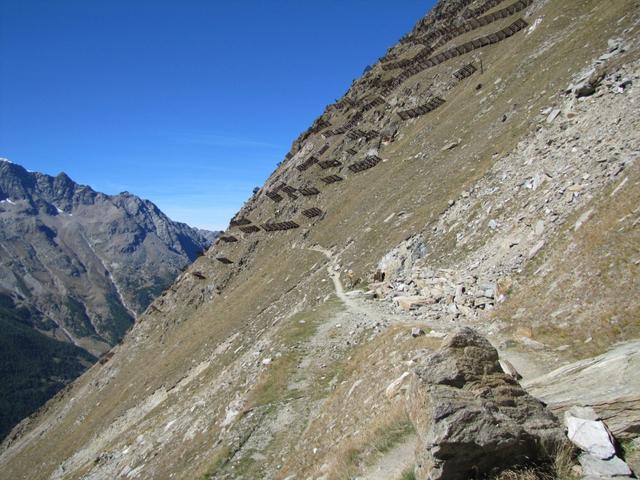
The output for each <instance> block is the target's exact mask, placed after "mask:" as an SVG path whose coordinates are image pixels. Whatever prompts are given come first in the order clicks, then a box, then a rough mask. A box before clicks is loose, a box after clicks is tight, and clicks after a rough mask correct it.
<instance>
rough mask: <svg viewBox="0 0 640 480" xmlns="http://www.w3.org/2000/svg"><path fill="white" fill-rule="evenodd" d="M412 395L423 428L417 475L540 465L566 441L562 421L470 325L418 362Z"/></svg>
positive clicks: (468, 474) (455, 475) (464, 475)
mask: <svg viewBox="0 0 640 480" xmlns="http://www.w3.org/2000/svg"><path fill="white" fill-rule="evenodd" d="M414 372H415V373H414V375H413V376H412V379H411V383H410V386H409V390H408V392H407V405H408V413H409V416H410V418H411V420H412V422H413V424H414V426H415V428H416V431H417V433H418V437H419V444H418V448H417V451H416V478H419V479H427V478H428V479H431V480H437V479H447V480H455V479H461V480H462V479H464V480H466V479H468V478H475V477H476V476H478V475H483V474H487V473H488V472H491V471H495V470H496V469H497V470H500V469H505V468H510V467H514V466H517V465H521V464H525V463H528V462H532V461H545V460H548V458H547V455H548V453H547V452H552V451H554V448H556V447H557V446H559V445H560V444H562V443H563V442H564V435H563V433H562V430H561V429H560V428H559V425H558V421H557V419H556V418H555V416H554V415H553V414H552V413H550V412H549V411H547V410H546V409H545V407H544V405H543V404H542V403H541V402H540V401H538V400H536V399H535V398H533V397H532V396H530V395H529V394H527V393H526V392H525V391H524V390H523V389H522V387H520V385H519V384H518V382H517V381H515V380H514V379H513V378H512V377H511V376H509V375H507V374H505V373H504V372H503V371H502V369H501V368H500V364H499V361H498V352H497V351H496V350H495V348H493V347H492V346H491V344H490V343H489V342H488V340H486V339H485V338H484V337H482V336H480V335H479V334H478V333H477V332H476V331H474V330H472V329H470V328H463V329H460V330H458V331H456V332H454V333H452V334H450V335H449V336H448V337H447V338H445V340H444V341H443V345H442V347H441V348H440V349H439V350H438V351H436V352H435V353H433V354H431V355H429V356H427V357H426V358H424V359H422V360H421V361H420V360H419V361H418V365H417V366H416V368H415V371H414Z"/></svg>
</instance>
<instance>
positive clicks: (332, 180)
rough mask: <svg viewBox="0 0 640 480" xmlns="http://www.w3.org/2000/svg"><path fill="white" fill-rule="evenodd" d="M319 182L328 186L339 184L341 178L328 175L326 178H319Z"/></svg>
mask: <svg viewBox="0 0 640 480" xmlns="http://www.w3.org/2000/svg"><path fill="white" fill-rule="evenodd" d="M320 180H322V181H323V182H324V183H325V184H327V185H329V184H331V183H335V182H340V181H342V180H343V178H342V177H341V176H339V175H329V176H328V177H324V178H321V179H320Z"/></svg>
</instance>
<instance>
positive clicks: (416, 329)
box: [411, 327, 424, 338]
mask: <svg viewBox="0 0 640 480" xmlns="http://www.w3.org/2000/svg"><path fill="white" fill-rule="evenodd" d="M422 335H424V330H422V329H421V328H420V327H414V328H412V329H411V336H412V337H414V338H415V337H420V336H422Z"/></svg>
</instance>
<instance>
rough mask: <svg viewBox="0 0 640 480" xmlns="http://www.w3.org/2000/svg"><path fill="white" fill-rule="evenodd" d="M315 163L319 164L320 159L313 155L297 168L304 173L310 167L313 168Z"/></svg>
mask: <svg viewBox="0 0 640 480" xmlns="http://www.w3.org/2000/svg"><path fill="white" fill-rule="evenodd" d="M314 163H318V158H317V157H315V156H314V155H311V156H310V157H309V158H307V159H306V160H305V161H304V162H302V163H301V164H300V165H298V166H297V167H296V168H297V169H298V170H299V171H301V172H304V171H305V170H307V169H308V168H309V167H311V166H312V165H313V164H314Z"/></svg>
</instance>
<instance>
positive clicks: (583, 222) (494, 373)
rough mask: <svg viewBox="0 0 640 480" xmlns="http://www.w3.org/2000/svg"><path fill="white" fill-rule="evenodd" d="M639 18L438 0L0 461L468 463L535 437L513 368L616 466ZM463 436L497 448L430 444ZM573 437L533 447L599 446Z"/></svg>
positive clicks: (628, 397) (529, 405) (535, 451)
mask: <svg viewBox="0 0 640 480" xmlns="http://www.w3.org/2000/svg"><path fill="white" fill-rule="evenodd" d="M399 8H400V7H399ZM639 33H640V9H639V8H638V5H637V2H633V1H630V0H629V1H627V0H622V1H620V2H600V1H597V0H584V1H560V0H517V1H513V0H505V1H499V0H488V1H486V0H475V1H474V0H443V1H441V2H440V3H439V4H438V5H437V6H436V7H435V8H434V10H433V11H432V12H430V13H429V14H428V15H427V16H426V17H425V18H424V19H422V20H420V21H419V22H418V23H417V25H416V27H415V28H414V30H413V31H412V32H410V33H409V34H408V35H406V36H405V37H404V38H403V39H402V40H401V41H400V42H399V43H398V44H397V45H394V46H393V47H392V48H390V49H389V51H388V52H387V53H386V55H385V56H384V57H383V58H382V59H380V61H379V62H378V63H376V64H375V65H373V68H372V69H371V70H370V71H368V72H367V73H366V74H365V75H364V76H363V77H362V78H360V79H359V80H357V81H355V82H354V83H353V85H352V86H351V88H350V89H349V91H348V92H347V93H346V94H345V96H344V97H343V98H342V99H340V100H339V101H338V102H337V103H335V104H333V105H330V106H328V107H327V109H326V110H325V112H324V113H323V114H322V115H321V117H320V118H318V120H317V121H316V122H314V124H313V125H312V126H311V127H310V128H309V129H308V130H307V131H305V132H304V133H303V134H302V135H301V136H300V137H299V138H298V139H296V140H295V142H294V143H293V146H292V149H291V151H290V152H289V154H288V155H287V157H286V159H285V160H284V161H283V162H282V164H281V165H279V167H278V168H277V169H276V170H275V172H274V173H273V174H272V176H271V177H270V178H269V180H268V181H267V182H266V184H265V185H264V186H263V188H262V189H261V190H260V191H259V192H257V193H256V194H255V195H254V196H253V197H252V198H251V199H250V200H249V201H248V202H247V204H246V205H245V206H244V207H243V209H242V210H241V211H240V212H239V213H238V214H237V215H236V217H235V218H234V219H233V221H232V222H231V224H230V226H229V229H228V231H226V232H225V233H224V234H223V236H222V237H221V238H220V239H219V240H218V241H217V242H216V244H215V245H214V246H213V247H212V248H210V249H209V250H208V252H207V254H206V255H205V256H203V257H201V258H199V259H198V260H196V262H194V264H193V265H192V266H191V267H189V269H187V271H185V272H184V273H183V274H182V275H180V276H179V277H178V279H177V281H176V282H175V283H174V285H173V286H172V287H171V288H170V289H168V290H167V291H166V292H164V293H163V294H162V295H161V296H160V297H159V298H158V299H157V300H156V301H154V302H153V303H152V304H151V306H150V307H149V308H148V309H147V311H146V313H145V314H144V315H142V316H141V317H140V321H139V322H137V323H136V325H135V326H134V328H133V329H132V330H131V331H130V332H129V333H128V334H127V336H126V338H125V340H124V342H123V343H122V344H120V345H118V346H117V347H116V348H115V349H114V355H113V357H112V358H111V359H110V360H109V361H108V362H106V363H105V364H102V365H95V366H94V367H92V368H91V369H90V370H89V371H88V372H86V373H85V374H84V375H83V376H82V377H81V378H80V379H78V380H77V381H76V382H75V383H74V384H73V385H72V386H71V387H70V388H69V389H68V390H67V391H65V392H63V393H61V394H59V395H57V396H56V397H55V398H54V399H52V401H50V402H49V403H48V404H47V405H46V406H45V408H43V409H42V410H41V411H40V412H38V414H37V415H35V416H33V417H31V418H29V419H28V420H26V421H25V422H23V423H22V424H21V425H20V426H19V427H18V428H16V429H15V430H14V432H13V433H12V434H11V436H10V437H9V438H8V439H7V440H6V441H5V442H4V443H3V445H2V452H1V453H0V472H1V473H2V474H4V475H5V476H8V477H9V478H30V479H31V478H34V479H37V478H52V479H63V478H64V479H79V478H82V479H107V478H132V479H134V478H138V479H147V478H153V479H164V478H167V479H168V478H185V479H193V478H199V479H205V478H207V479H213V478H216V479H232V478H233V479H254V478H265V479H287V480H292V479H334V478H368V479H374V478H379V479H382V478H384V479H396V478H426V476H425V475H437V477H433V478H470V476H474V477H475V476H478V475H484V474H490V473H491V472H490V468H492V466H495V467H499V468H506V469H509V468H512V467H517V466H516V465H515V464H516V463H518V462H519V461H520V460H518V459H523V458H525V457H528V458H535V457H539V456H543V455H541V454H540V453H541V452H542V451H545V452H547V453H546V455H549V454H550V453H549V452H550V451H547V450H546V449H544V448H542V447H544V446H545V437H549V438H557V432H558V429H559V428H560V427H559V424H554V420H553V416H551V414H550V413H549V412H548V411H547V410H544V409H543V408H542V406H541V405H542V404H540V403H539V402H537V401H535V400H534V398H533V397H530V396H528V395H525V394H524V393H523V391H522V389H521V387H520V386H519V385H518V384H517V382H516V380H515V377H520V376H522V377H523V378H522V379H521V383H522V385H523V386H524V387H525V388H527V387H528V388H530V392H529V393H530V394H532V395H533V396H535V397H537V398H542V399H544V400H545V401H546V402H547V403H548V406H549V407H550V409H551V411H552V412H554V413H556V414H558V415H560V416H561V415H562V414H563V413H564V411H565V410H567V409H569V408H570V407H571V406H573V405H583V406H590V407H592V408H593V409H594V410H595V412H596V414H595V415H597V416H599V417H600V418H603V419H604V420H605V421H606V422H607V424H608V425H609V428H610V429H611V430H612V432H613V435H615V436H616V438H618V439H619V440H621V441H622V446H623V447H624V448H623V450H622V451H620V450H618V451H616V453H617V454H619V455H621V456H625V458H626V460H627V461H629V462H630V463H631V465H632V466H633V465H634V463H633V462H634V458H636V459H637V457H638V454H637V453H636V452H637V449H638V447H639V445H638V440H637V438H636V437H637V435H638V432H639V431H640V427H639V424H638V417H637V412H638V410H639V405H640V375H639V374H638V372H639V371H640V368H638V367H639V364H638V361H639V359H638V356H637V355H635V353H634V352H635V349H634V348H633V347H634V345H635V343H637V342H635V343H633V342H632V340H634V339H637V338H638V336H639V335H640V322H638V313H639V306H640V295H639V294H638V293H639V292H640V284H639V278H640V276H639V275H638V273H639V272H638V268H639V267H640V257H639V252H638V248H637V246H638V245H640V233H639V230H638V223H639V217H638V215H639V213H640V212H639V211H638V205H639V204H640V201H639V200H640V165H639V164H638V161H637V158H638V156H639V155H640V128H639V127H640V113H639V112H640V109H638V104H639V103H640V89H639V88H638V86H637V84H638V81H639V78H640V45H639V44H638V38H640V35H639ZM461 327H472V328H473V329H474V330H475V331H476V332H480V333H481V334H482V335H483V336H484V337H485V338H487V339H488V340H489V341H490V342H491V345H493V347H491V346H490V345H489V344H488V343H486V342H485V341H484V340H481V339H478V337H477V336H476V334H475V333H468V334H465V336H463V337H460V335H461V334H460V331H462V332H469V330H467V329H466V328H463V330H459V329H460V328H461ZM455 332H458V333H455ZM443 338H446V339H445V340H444V341H443ZM497 361H499V362H500V363H501V365H502V367H501V368H499V367H498V366H497V365H496V362H497ZM501 370H504V371H505V372H507V373H509V372H511V376H509V378H507V375H506V374H505V373H504V372H503V371H501ZM516 371H517V372H519V374H518V373H517V372H516ZM483 372H484V374H483ZM596 375H597V377H596ZM447 398H449V399H450V400H449V401H447V400H446V399H447ZM454 400H455V402H454ZM457 402H460V403H457ZM458 404H459V405H460V410H459V411H457V412H458V413H459V412H462V413H461V414H460V415H459V417H456V415H458V413H456V412H453V413H456V414H455V415H451V416H450V415H449V414H443V415H442V416H439V413H438V412H445V411H446V408H447V407H448V406H449V405H458ZM465 409H466V410H465ZM465 412H466V413H465ZM450 413H452V412H450ZM488 413H491V414H492V415H494V416H491V415H489V416H488V417H486V416H485V415H487V414H488ZM506 417H508V421H506V420H505V421H498V420H499V419H503V420H504V419H505V418H506ZM456 418H458V420H457V421H456ZM441 419H444V420H443V421H444V422H445V424H443V423H440V420H441ZM449 419H450V420H451V423H450V424H449V425H448V426H447V424H446V422H447V421H449ZM460 419H462V421H460ZM474 419H477V422H476V423H474ZM594 421H595V420H594ZM494 426H495V428H494ZM499 426H504V429H499V428H498V427H499ZM446 428H450V429H453V431H455V432H456V435H443V434H442V432H443V431H444V429H446ZM474 432H475V433H476V434H477V435H475V436H474V435H473V434H474ZM545 432H546V433H545ZM547 433H548V434H547ZM470 435H471V436H470ZM514 435H515V439H516V440H514ZM492 438H502V439H505V442H504V443H502V442H499V443H498V445H496V444H495V442H493V441H492ZM634 439H635V440H634ZM465 442H466V443H465ZM470 442H475V443H474V445H476V447H477V448H487V449H488V450H487V451H496V450H492V449H495V448H498V449H500V448H504V449H505V450H504V451H500V450H497V451H500V453H501V455H499V456H497V458H500V459H501V460H500V465H498V464H495V465H485V462H484V461H483V462H478V464H477V465H476V467H478V468H480V466H481V467H482V468H483V470H482V471H479V470H476V471H473V468H474V466H469V465H466V466H465V468H464V469H462V467H461V465H462V464H457V463H456V462H455V460H454V461H451V458H455V455H459V454H460V453H461V452H462V453H464V452H465V451H467V450H465V448H469V445H471V443H470ZM510 445H511V446H510ZM523 448H524V450H522V449H523ZM445 449H446V450H445ZM510 449H511V450H510ZM443 452H445V454H442V453H443ZM510 452H511V453H514V454H513V455H509V453H510ZM451 455H453V456H454V457H451ZM585 455H586V454H583V455H581V456H580V458H579V459H577V458H574V457H573V456H572V455H571V453H568V454H566V455H564V456H562V455H560V454H558V455H557V459H562V458H564V459H565V460H566V461H563V462H560V461H559V460H557V461H556V465H555V466H553V465H552V466H550V467H549V468H552V467H553V468H555V473H554V474H555V475H556V476H557V477H561V478H572V476H575V475H576V474H578V473H580V472H582V474H584V475H585V476H591V478H593V476H594V475H595V473H594V472H596V471H598V472H601V471H604V470H602V469H600V470H598V469H599V468H601V467H603V465H604V466H605V467H606V466H609V467H611V466H612V464H611V463H607V462H618V460H620V458H619V457H617V456H613V457H607V458H606V459H596V460H594V459H593V458H592V457H589V456H588V455H587V456H585ZM488 457H490V455H489V456H488ZM614 459H615V460H614ZM550 460H551V459H549V458H545V459H543V461H544V462H549V461H550ZM636 461H637V460H636ZM447 462H448V464H447ZM578 463H580V464H578ZM481 464H482V465H481ZM613 466H618V464H617V463H616V464H615V465H613ZM529 467H531V468H533V467H532V466H529ZM596 467H597V468H596ZM603 468H604V467H603ZM470 469H471V470H470ZM427 470H429V471H427ZM618 471H620V472H622V469H620V470H618ZM559 472H562V476H561V475H560V473H559ZM511 473H513V472H511ZM506 475H507V476H504V477H502V478H518V477H514V476H509V474H506ZM514 475H515V474H514ZM601 477H602V476H601V475H600V474H598V476H596V478H601ZM523 478H531V476H529V477H523ZM546 478H548V477H546Z"/></svg>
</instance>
